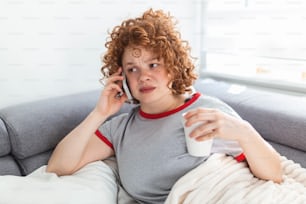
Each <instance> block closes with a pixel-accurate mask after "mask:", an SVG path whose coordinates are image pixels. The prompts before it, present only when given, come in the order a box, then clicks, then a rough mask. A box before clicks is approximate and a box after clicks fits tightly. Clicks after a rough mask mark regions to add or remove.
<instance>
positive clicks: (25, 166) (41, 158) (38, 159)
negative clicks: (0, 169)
mask: <svg viewBox="0 0 306 204" xmlns="http://www.w3.org/2000/svg"><path fill="white" fill-rule="evenodd" d="M51 153H52V150H50V151H47V152H43V153H39V154H36V155H33V156H30V157H28V158H26V159H18V164H19V167H20V171H21V174H22V175H23V176H25V175H28V174H30V173H32V172H33V171H34V170H36V169H37V168H39V167H41V166H42V165H46V164H47V163H48V160H49V158H50V156H51Z"/></svg>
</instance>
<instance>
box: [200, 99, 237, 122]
mask: <svg viewBox="0 0 306 204" xmlns="http://www.w3.org/2000/svg"><path fill="white" fill-rule="evenodd" d="M198 105H200V106H201V107H204V108H215V109H218V110H220V111H223V112H225V113H228V114H230V115H233V116H236V117H239V116H238V114H237V113H236V111H235V110H234V109H233V108H232V107H231V106H230V105H229V104H227V103H225V102H224V101H222V100H221V99H219V98H217V97H215V96H209V95H204V94H201V97H200V98H199V100H198Z"/></svg>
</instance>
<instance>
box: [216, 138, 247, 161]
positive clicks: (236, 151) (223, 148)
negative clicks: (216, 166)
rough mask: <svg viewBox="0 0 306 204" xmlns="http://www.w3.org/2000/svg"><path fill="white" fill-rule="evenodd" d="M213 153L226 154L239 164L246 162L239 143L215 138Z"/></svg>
mask: <svg viewBox="0 0 306 204" xmlns="http://www.w3.org/2000/svg"><path fill="white" fill-rule="evenodd" d="M212 153H224V154H227V155H230V156H233V157H234V158H235V159H236V160H237V161H238V162H242V161H244V160H245V159H246V158H245V155H244V153H243V150H242V148H241V147H240V145H239V143H238V142H237V141H233V140H224V139H219V138H215V139H214V142H213V146H212Z"/></svg>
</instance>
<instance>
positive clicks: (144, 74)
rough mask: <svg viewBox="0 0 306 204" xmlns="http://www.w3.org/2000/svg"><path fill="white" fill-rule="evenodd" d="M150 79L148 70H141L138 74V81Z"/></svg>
mask: <svg viewBox="0 0 306 204" xmlns="http://www.w3.org/2000/svg"><path fill="white" fill-rule="evenodd" d="M149 79H150V72H149V71H148V70H141V72H140V74H139V80H140V81H147V80H149Z"/></svg>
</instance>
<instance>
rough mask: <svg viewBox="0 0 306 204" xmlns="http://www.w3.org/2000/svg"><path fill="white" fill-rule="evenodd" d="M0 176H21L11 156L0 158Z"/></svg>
mask: <svg viewBox="0 0 306 204" xmlns="http://www.w3.org/2000/svg"><path fill="white" fill-rule="evenodd" d="M0 175H15V176H20V175H21V172H20V170H19V167H18V165H17V163H16V162H15V160H14V158H13V157H12V156H10V155H8V156H3V157H0Z"/></svg>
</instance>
